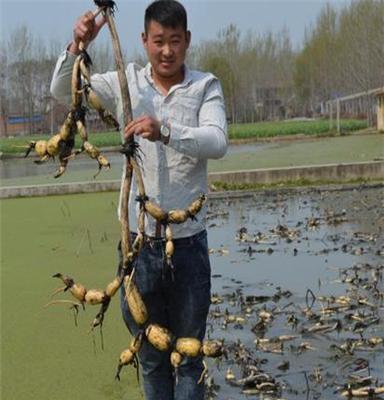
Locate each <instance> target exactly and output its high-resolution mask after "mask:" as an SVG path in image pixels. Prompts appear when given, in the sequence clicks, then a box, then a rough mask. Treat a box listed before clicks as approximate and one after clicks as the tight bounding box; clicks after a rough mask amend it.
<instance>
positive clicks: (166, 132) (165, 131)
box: [160, 124, 171, 144]
mask: <svg viewBox="0 0 384 400" xmlns="http://www.w3.org/2000/svg"><path fill="white" fill-rule="evenodd" d="M170 136H171V128H170V126H169V125H167V124H161V125H160V141H161V142H162V143H164V144H168V142H169V138H170Z"/></svg>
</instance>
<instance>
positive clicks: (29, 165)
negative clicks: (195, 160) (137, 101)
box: [0, 143, 273, 186]
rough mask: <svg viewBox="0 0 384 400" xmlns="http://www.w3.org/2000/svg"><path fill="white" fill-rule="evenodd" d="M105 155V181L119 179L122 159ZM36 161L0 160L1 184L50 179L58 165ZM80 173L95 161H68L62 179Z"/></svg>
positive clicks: (243, 148)
mask: <svg viewBox="0 0 384 400" xmlns="http://www.w3.org/2000/svg"><path fill="white" fill-rule="evenodd" d="M270 146H273V145H272V144H267V143H250V144H247V145H230V146H229V149H228V155H229V156H230V155H232V154H239V153H249V152H257V151H259V150H261V149H266V148H267V147H270ZM106 155H107V157H108V160H109V162H110V163H111V170H110V171H109V172H108V177H107V179H120V176H121V171H122V165H123V157H122V156H121V155H120V154H119V153H117V152H108V153H107V154H106ZM36 159H37V158H36V157H35V156H29V157H28V158H19V157H18V158H11V159H3V160H0V180H1V181H3V182H2V184H3V185H6V186H8V185H7V182H6V180H14V179H17V178H26V177H36V176H41V177H43V176H47V177H48V178H51V176H52V175H53V174H54V172H55V171H56V169H57V168H58V164H57V163H55V162H53V161H48V162H46V163H44V164H35V163H34V162H33V160H36ZM80 171H83V172H84V171H85V174H84V176H87V177H88V179H89V176H92V175H93V174H94V173H96V172H97V163H96V161H95V160H92V159H90V158H89V157H87V156H86V155H83V154H82V155H80V156H78V157H76V158H75V159H73V160H71V161H70V164H69V167H68V171H67V172H66V174H65V175H64V177H66V176H67V175H68V176H69V179H70V176H71V174H73V175H74V176H76V174H77V173H78V172H80ZM90 171H91V174H90ZM102 174H103V173H102ZM61 180H62V179H61ZM23 184H25V183H23Z"/></svg>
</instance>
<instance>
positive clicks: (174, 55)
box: [142, 21, 191, 79]
mask: <svg viewBox="0 0 384 400" xmlns="http://www.w3.org/2000/svg"><path fill="white" fill-rule="evenodd" d="M190 39H191V34H190V32H189V31H187V32H185V31H184V29H183V28H182V27H181V26H180V27H177V28H168V27H164V26H163V25H161V24H159V23H158V22H156V21H151V22H150V23H149V26H148V30H147V32H145V33H143V34H142V40H143V44H144V47H145V49H146V51H147V55H148V59H149V61H150V63H151V65H152V69H153V71H152V73H154V74H155V75H156V76H157V77H159V78H166V79H169V78H173V77H178V76H179V75H180V74H182V72H183V70H182V66H183V64H184V60H185V55H186V52H187V49H188V47H189V43H190ZM181 76H182V75H181Z"/></svg>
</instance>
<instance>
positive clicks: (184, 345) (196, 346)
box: [176, 337, 201, 357]
mask: <svg viewBox="0 0 384 400" xmlns="http://www.w3.org/2000/svg"><path fill="white" fill-rule="evenodd" d="M200 350H201V342H200V340H199V339H196V338H193V337H190V338H188V337H186V338H179V339H177V340H176V351H177V352H179V353H180V354H181V355H182V356H187V357H197V356H198V355H199V354H200Z"/></svg>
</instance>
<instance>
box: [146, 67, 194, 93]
mask: <svg viewBox="0 0 384 400" xmlns="http://www.w3.org/2000/svg"><path fill="white" fill-rule="evenodd" d="M144 75H145V77H146V79H147V80H148V82H149V83H150V84H151V85H152V86H155V82H154V81H153V78H152V65H151V63H150V62H148V63H147V65H146V66H145V67H144ZM191 82H192V72H191V70H190V69H189V68H188V66H187V65H186V64H184V80H183V82H181V83H178V84H177V85H174V86H173V87H172V88H171V90H170V92H171V91H173V90H175V89H176V88H180V87H185V86H188V85H189V84H190V83H191Z"/></svg>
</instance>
